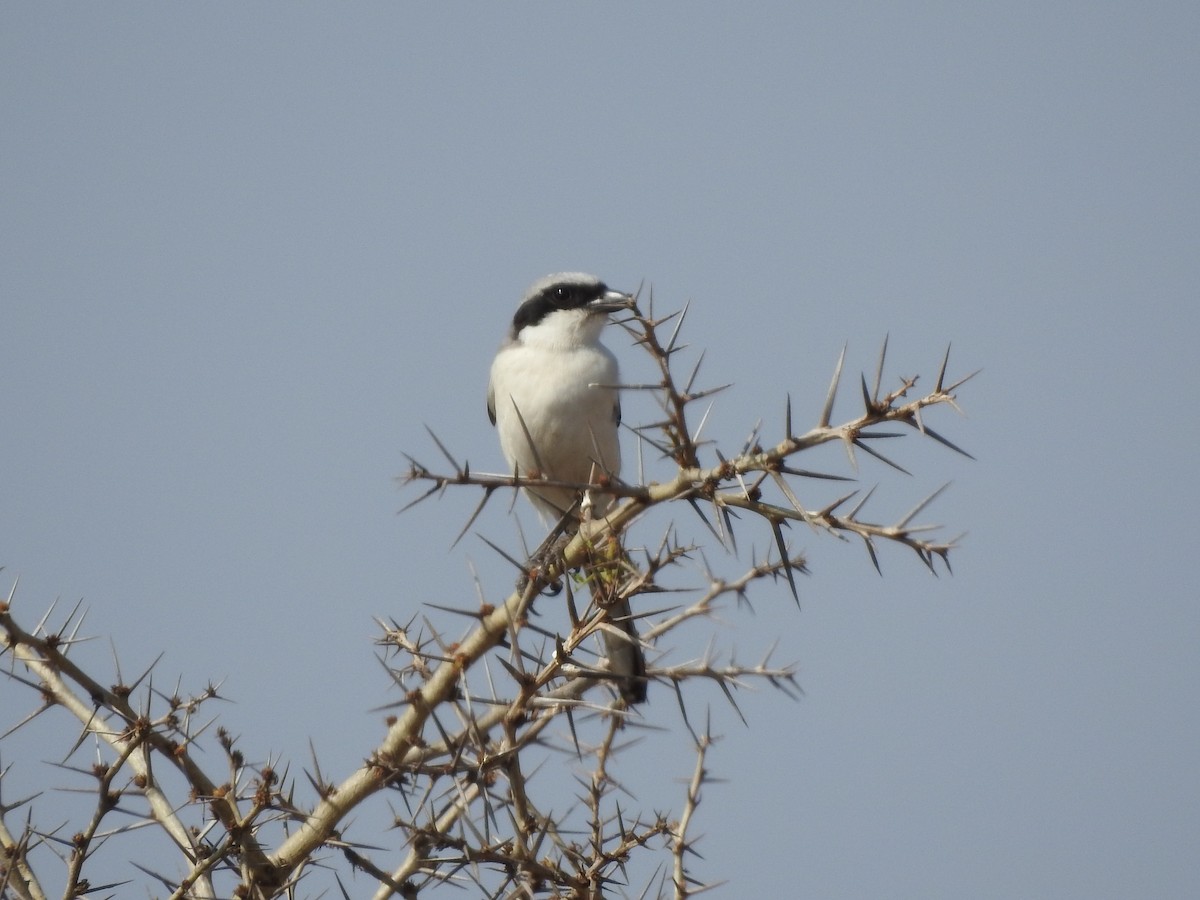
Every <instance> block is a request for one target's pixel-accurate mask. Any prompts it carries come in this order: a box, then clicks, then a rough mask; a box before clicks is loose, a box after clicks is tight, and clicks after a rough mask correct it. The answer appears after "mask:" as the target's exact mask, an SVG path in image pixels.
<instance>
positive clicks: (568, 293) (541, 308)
mask: <svg viewBox="0 0 1200 900" xmlns="http://www.w3.org/2000/svg"><path fill="white" fill-rule="evenodd" d="M607 293H608V285H606V284H605V283H604V282H602V281H601V282H597V283H595V284H552V285H550V286H549V287H546V288H543V289H542V290H541V291H539V292H538V294H537V295H536V296H533V297H530V298H529V299H528V300H526V301H525V302H524V303H522V304H521V305H520V306H519V307H518V308H517V314H516V315H515V316H513V334H516V333H517V332H519V331H520V330H521V329H522V328H524V327H525V326H526V325H536V324H537V323H538V322H540V321H542V319H544V318H546V316H548V315H549V314H550V313H552V312H554V310H556V309H580V308H582V307H584V306H587V305H588V304H589V303H591V302H592V301H593V300H599V299H600V298H601V297H603V296H604V295H605V294H607Z"/></svg>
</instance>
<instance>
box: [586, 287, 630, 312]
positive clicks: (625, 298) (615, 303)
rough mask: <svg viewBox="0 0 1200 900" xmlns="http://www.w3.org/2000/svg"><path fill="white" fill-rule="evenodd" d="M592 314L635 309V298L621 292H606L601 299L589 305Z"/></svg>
mask: <svg viewBox="0 0 1200 900" xmlns="http://www.w3.org/2000/svg"><path fill="white" fill-rule="evenodd" d="M587 308H588V310H589V311H590V312H596V313H604V314H605V315H607V314H608V313H615V312H620V311H621V310H623V309H633V296H632V295H631V294H622V293H621V292H620V291H613V290H609V291H605V292H604V293H603V294H602V295H601V296H600V297H598V298H597V299H595V300H593V301H592V302H591V303H589V304H588V305H587Z"/></svg>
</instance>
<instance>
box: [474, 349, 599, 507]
mask: <svg viewBox="0 0 1200 900" xmlns="http://www.w3.org/2000/svg"><path fill="white" fill-rule="evenodd" d="M505 355H506V357H507V358H506V364H505V366H504V368H503V370H502V371H501V372H497V371H496V370H495V369H493V373H492V390H493V402H494V403H495V411H496V425H497V427H498V429H499V434H500V446H501V449H502V450H503V451H504V456H505V459H507V460H508V464H509V466H510V467H513V468H516V469H518V470H519V471H520V472H521V474H540V475H541V476H543V477H545V478H548V479H551V480H554V481H572V482H580V483H584V482H589V481H591V482H594V481H596V480H598V479H599V478H600V477H601V476H603V475H604V474H605V473H613V474H616V473H617V472H619V470H620V467H621V450H620V443H619V441H618V437H617V423H616V421H615V409H616V404H617V392H616V391H615V390H614V389H613V388H611V387H599V386H594V387H593V386H589V385H613V384H616V382H617V379H618V377H619V375H618V373H617V362H616V359H615V358H614V357H613V355H612V354H611V353H609V352H608V351H607V349H605V348H603V347H588V348H575V349H573V350H570V351H567V352H563V351H557V350H551V349H547V348H544V347H534V348H530V347H521V346H516V347H510V348H508V349H507V350H506V351H505ZM547 372H549V373H553V374H552V377H546V376H545V373H547ZM517 410H519V411H520V416H519V417H518V415H517ZM522 421H523V422H524V426H525V427H524V429H523V428H522V427H521V422H522ZM526 431H528V436H526ZM538 494H540V495H541V496H540V497H537V496H535V497H533V498H532V499H533V500H534V505H535V506H536V507H538V509H539V511H540V512H542V513H543V514H545V515H547V516H550V517H554V516H555V515H556V512H557V511H558V510H563V509H566V508H568V507H569V506H570V505H571V503H572V502H573V501H574V499H575V497H574V493H573V492H570V491H553V490H550V489H545V490H540V491H538ZM539 499H542V500H544V501H546V502H545V503H538V502H537V501H538V500H539Z"/></svg>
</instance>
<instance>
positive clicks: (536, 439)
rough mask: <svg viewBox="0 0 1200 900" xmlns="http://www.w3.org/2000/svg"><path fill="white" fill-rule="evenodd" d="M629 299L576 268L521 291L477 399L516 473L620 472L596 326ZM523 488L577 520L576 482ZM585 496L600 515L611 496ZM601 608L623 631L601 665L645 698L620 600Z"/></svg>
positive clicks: (604, 354) (633, 699)
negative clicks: (483, 397)
mask: <svg viewBox="0 0 1200 900" xmlns="http://www.w3.org/2000/svg"><path fill="white" fill-rule="evenodd" d="M632 302H633V299H632V298H631V297H630V296H629V295H628V294H622V293H620V292H619V291H614V290H610V289H609V287H608V286H607V285H606V284H605V283H604V282H603V281H601V280H600V279H598V278H596V277H594V276H592V275H585V274H583V273H580V272H565V273H560V274H557V275H547V276H546V277H545V278H542V279H539V280H538V281H536V282H534V284H533V286H532V287H531V288H530V289H529V290H528V292H527V293H526V294H525V297H524V299H523V300H522V301H521V305H520V306H519V307H517V312H516V315H514V316H513V320H512V327H511V328H510V329H509V331H508V337H507V338H506V339H505V341H504V343H503V345H501V347H500V350H499V352H498V353H497V354H496V358H495V360H494V361H493V362H492V371H491V381H490V383H489V384H488V402H487V407H488V417H489V418H490V419H491V420H492V424H494V425H495V426H496V430H497V433H498V435H499V437H500V449H501V450H503V452H504V458H505V459H506V460H507V461H508V465H509V466H510V468H512V469H513V470H514V471H516V472H517V473H518V474H520V475H521V476H524V477H530V478H545V479H547V480H550V481H562V482H571V483H573V484H596V483H599V482H601V481H602V480H604V479H605V478H606V477H608V476H615V475H617V474H618V473H619V472H620V469H621V445H620V441H619V440H618V432H617V430H618V426H619V425H620V424H621V398H620V396H619V394H618V392H617V387H616V386H617V384H618V383H619V380H620V374H619V370H618V367H617V359H616V357H615V356H613V354H612V352H611V351H610V350H609V349H608V348H607V347H605V346H604V345H603V344H601V343H600V333H601V331H603V329H604V326H605V325H606V324H608V321H609V314H610V313H613V312H616V311H618V310H621V309H628V308H629V307H630V306H631V305H632ZM526 495H527V496H528V497H529V500H530V502H531V503H532V504H533V506H534V509H536V510H537V512H538V514H539V515H540V516H541V517H542V519H543V520H545V521H547V522H558V521H559V520H560V519H562V518H563V516H564V515H567V514H569V516H568V520H567V525H568V528H569V530H572V531H573V530H574V529H575V528H577V527H578V523H579V520H580V502H581V500H583V499H584V498H581V496H580V492H579V491H577V490H572V489H567V488H555V487H544V488H543V487H538V488H527V489H526ZM585 502H590V503H591V504H592V507H591V508H592V515H593V516H601V515H603V514H604V512H605V510H606V509H607V507H608V506H609V504H610V502H611V498H610V497H607V496H605V495H604V494H602V493H600V492H587V498H586V500H585ZM609 617H610V621H611V622H612V624H613V625H615V626H617V627H618V628H620V629H621V630H622V631H623V632H625V634H623V635H620V636H618V635H615V634H611V633H609V632H608V631H604V632H602V634H603V637H604V647H605V652H606V653H607V654H608V658H609V665H610V667H611V670H612V672H613V673H614V674H615V675H618V676H620V681H619V682H618V687H619V689H620V692H621V695H622V697H624V699H625V700H626V701H627V702H629V703H640V702H641V701H643V700H645V699H646V678H645V673H646V663H645V658H644V656H643V654H642V648H641V645H640V644H639V642H638V637H637V631H636V630H635V628H634V626H633V621H632V619H631V618H630V611H629V605H628V603H626V602H623V601H618V602H616V603H615V604H614V605H613V607H612V608H611V609H610V610H609Z"/></svg>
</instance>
